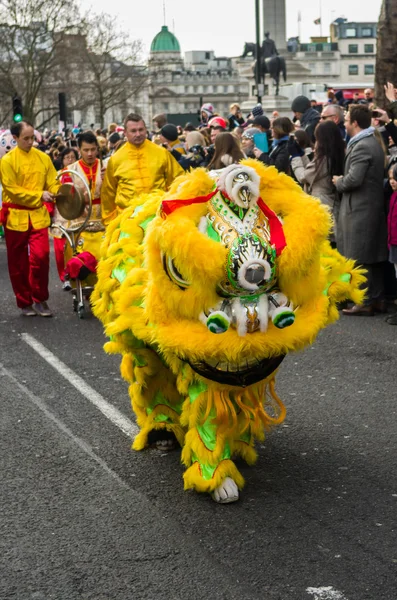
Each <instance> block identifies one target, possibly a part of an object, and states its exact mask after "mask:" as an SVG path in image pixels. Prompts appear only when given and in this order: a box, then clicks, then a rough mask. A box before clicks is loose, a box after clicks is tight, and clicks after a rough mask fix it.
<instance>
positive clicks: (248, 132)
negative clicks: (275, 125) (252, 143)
mask: <svg viewBox="0 0 397 600" xmlns="http://www.w3.org/2000/svg"><path fill="white" fill-rule="evenodd" d="M257 133H259V132H258V130H257V128H256V127H248V129H244V131H243V135H242V136H241V137H243V138H248V139H249V140H253V139H254V135H256V134H257Z"/></svg>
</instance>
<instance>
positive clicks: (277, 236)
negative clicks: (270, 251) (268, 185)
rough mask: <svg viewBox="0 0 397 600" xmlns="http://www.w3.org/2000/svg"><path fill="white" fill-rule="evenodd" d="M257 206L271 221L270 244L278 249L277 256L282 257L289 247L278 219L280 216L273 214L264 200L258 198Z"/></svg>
mask: <svg viewBox="0 0 397 600" xmlns="http://www.w3.org/2000/svg"><path fill="white" fill-rule="evenodd" d="M257 205H258V206H259V208H260V209H261V211H262V212H263V214H264V215H265V217H266V218H267V220H268V221H269V229H270V244H271V245H272V246H273V245H274V246H275V248H276V255H277V256H280V254H281V253H282V251H283V250H284V248H285V247H286V245H287V242H286V240H285V235H284V230H283V226H282V224H281V221H280V219H279V218H278V216H277V215H276V213H275V212H273V211H272V210H271V209H270V208H269V207H268V206H267V204H265V203H264V201H263V200H262V198H258V200H257Z"/></svg>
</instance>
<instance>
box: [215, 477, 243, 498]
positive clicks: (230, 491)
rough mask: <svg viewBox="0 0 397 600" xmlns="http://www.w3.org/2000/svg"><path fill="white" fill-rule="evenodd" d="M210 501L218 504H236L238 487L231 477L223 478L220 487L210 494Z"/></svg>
mask: <svg viewBox="0 0 397 600" xmlns="http://www.w3.org/2000/svg"><path fill="white" fill-rule="evenodd" d="M211 495H212V499H213V500H215V502H218V503H219V504H229V503H230V502H237V500H238V499H239V493H238V487H237V484H236V482H235V481H234V480H233V479H232V478H231V477H225V479H224V480H223V481H222V483H221V485H220V486H218V487H217V488H216V490H214V491H213V492H212V494H211Z"/></svg>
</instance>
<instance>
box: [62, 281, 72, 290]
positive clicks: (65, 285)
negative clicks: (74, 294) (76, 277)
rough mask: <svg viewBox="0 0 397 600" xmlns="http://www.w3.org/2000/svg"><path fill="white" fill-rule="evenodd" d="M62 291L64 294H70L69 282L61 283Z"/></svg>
mask: <svg viewBox="0 0 397 600" xmlns="http://www.w3.org/2000/svg"><path fill="white" fill-rule="evenodd" d="M62 289H63V291H64V292H70V290H71V289H72V284H71V283H70V281H68V280H67V279H66V281H64V282H63V286H62Z"/></svg>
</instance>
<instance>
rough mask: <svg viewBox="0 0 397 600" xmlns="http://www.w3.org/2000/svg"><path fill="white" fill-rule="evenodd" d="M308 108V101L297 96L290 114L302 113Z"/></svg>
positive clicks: (304, 97) (303, 97)
mask: <svg viewBox="0 0 397 600" xmlns="http://www.w3.org/2000/svg"><path fill="white" fill-rule="evenodd" d="M308 108H310V100H309V98H307V97H306V96H297V97H296V98H295V99H294V100H293V101H292V104H291V110H292V112H299V113H304V112H305V111H307V109H308Z"/></svg>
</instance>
